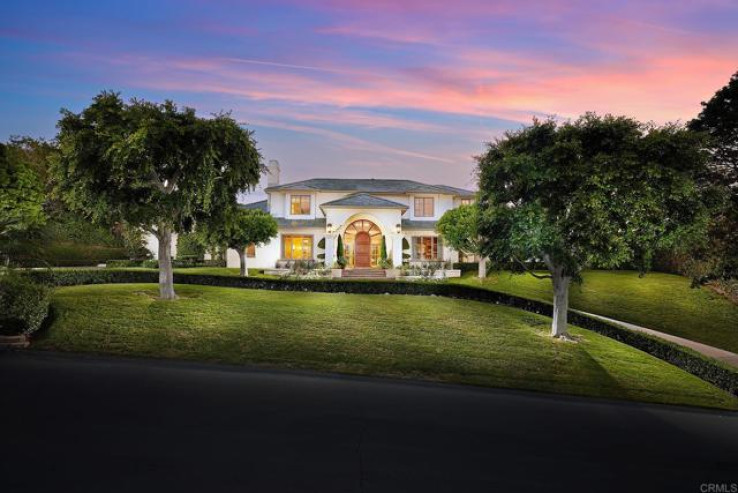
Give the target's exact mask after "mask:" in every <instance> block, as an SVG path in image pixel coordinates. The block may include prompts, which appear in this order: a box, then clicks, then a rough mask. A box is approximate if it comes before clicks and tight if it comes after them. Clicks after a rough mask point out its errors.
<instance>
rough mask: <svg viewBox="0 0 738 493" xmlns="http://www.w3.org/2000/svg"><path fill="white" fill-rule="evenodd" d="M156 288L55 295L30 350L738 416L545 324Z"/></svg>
mask: <svg viewBox="0 0 738 493" xmlns="http://www.w3.org/2000/svg"><path fill="white" fill-rule="evenodd" d="M176 290H177V293H178V294H179V296H180V299H178V300H176V301H173V302H172V301H169V302H168V301H160V300H157V299H156V295H157V290H156V286H155V285H153V284H116V285H94V286H74V287H67V288H58V289H56V290H55V292H54V297H53V304H54V307H55V311H56V314H57V315H56V319H55V320H54V322H53V323H52V325H51V327H50V328H49V329H48V330H47V331H45V332H43V333H42V334H40V335H39V337H38V338H37V339H36V340H35V341H34V342H33V347H35V348H39V349H52V350H63V351H89V352H96V353H112V354H120V355H135V356H150V357H167V358H182V359H192V360H204V361H213V362H223V363H233V364H245V363H259V364H266V365H272V366H275V367H283V368H284V367H288V368H311V369H316V370H326V371H334V372H343V373H351V374H361V375H391V376H399V377H408V378H420V379H431V380H438V381H445V382H458V383H466V384H474V385H483V386H492V387H508V388H519V389H531V390H541V391H547V392H558V393H565V394H577V395H586V396H599V397H609V398H619V399H630V400H640V401H650V402H660V403H673V404H687V405H697V406H707V407H718V408H729V409H738V399H736V398H735V397H732V396H730V395H729V394H727V393H726V392H723V391H721V390H719V389H717V388H715V387H713V386H711V385H709V384H707V383H705V382H703V381H702V380H700V379H698V378H697V377H694V376H692V375H690V374H688V373H686V372H684V371H682V370H680V369H678V368H676V367H673V366H671V365H669V364H667V363H665V362H663V361H660V360H658V359H656V358H653V357H651V356H649V355H647V354H645V353H642V352H640V351H637V350H635V349H633V348H630V347H628V346H625V345H623V344H620V343H618V342H615V341H613V340H611V339H607V338H605V337H602V336H599V335H597V334H595V333H591V332H588V331H585V330H581V329H577V328H572V332H573V333H574V334H577V335H580V336H582V340H581V342H579V343H577V344H574V343H570V342H562V341H558V340H554V339H552V338H550V337H548V335H547V334H548V325H549V323H550V321H549V319H546V318H545V317H541V316H538V315H534V314H530V313H527V312H523V311H520V310H516V309H513V308H509V307H502V306H495V305H490V304H485V303H481V302H473V301H464V300H454V299H446V298H438V297H420V296H390V295H348V294H326V293H294V292H272V291H260V290H244V289H232V288H220V287H210V286H193V285H178V286H177V287H176Z"/></svg>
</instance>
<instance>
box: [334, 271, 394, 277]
mask: <svg viewBox="0 0 738 493" xmlns="http://www.w3.org/2000/svg"><path fill="white" fill-rule="evenodd" d="M341 277H348V278H355V279H384V278H386V277H387V273H386V272H385V271H384V269H344V270H343V272H341Z"/></svg>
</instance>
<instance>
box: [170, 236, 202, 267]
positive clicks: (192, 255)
mask: <svg viewBox="0 0 738 493" xmlns="http://www.w3.org/2000/svg"><path fill="white" fill-rule="evenodd" d="M204 257H205V245H203V244H202V241H201V240H200V238H198V236H197V235H196V234H195V233H182V234H180V235H179V236H177V259H176V260H184V261H187V260H190V261H192V262H197V261H202V260H203V259H204Z"/></svg>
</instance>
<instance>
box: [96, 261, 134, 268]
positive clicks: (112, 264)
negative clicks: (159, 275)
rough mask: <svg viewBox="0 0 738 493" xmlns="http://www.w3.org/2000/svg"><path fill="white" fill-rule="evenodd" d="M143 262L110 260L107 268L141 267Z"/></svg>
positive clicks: (106, 264) (106, 265)
mask: <svg viewBox="0 0 738 493" xmlns="http://www.w3.org/2000/svg"><path fill="white" fill-rule="evenodd" d="M142 263H143V260H108V261H107V262H105V267H107V268H108V269H124V268H126V267H141V264H142Z"/></svg>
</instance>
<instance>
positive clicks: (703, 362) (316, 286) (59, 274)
mask: <svg viewBox="0 0 738 493" xmlns="http://www.w3.org/2000/svg"><path fill="white" fill-rule="evenodd" d="M29 275H30V276H31V277H32V278H33V279H34V280H35V281H37V282H40V283H44V284H47V285H51V286H72V285H77V284H105V283H156V282H158V273H156V272H150V271H148V272H147V271H125V270H118V271H110V270H91V269H75V270H56V271H51V270H45V271H31V272H29ZM174 282H175V283H178V284H197V285H204V286H219V287H229V288H246V289H263V290H270V291H311V292H321V293H351V294H385V293H389V294H404V295H421V296H444V297H448V298H458V299H464V300H472V301H483V302H486V303H494V304H496V305H504V306H510V307H514V308H519V309H521V310H525V311H528V312H532V313H537V314H540V315H544V316H548V317H550V316H551V315H552V313H553V307H552V306H551V305H550V304H549V303H544V302H541V301H535V300H529V299H526V298H521V297H518V296H513V295H510V294H505V293H501V292H498V291H490V290H486V289H480V288H475V287H472V286H465V285H461V284H445V283H421V282H401V281H400V282H398V281H384V280H336V279H294V278H291V279H290V278H288V279H264V278H256V277H234V276H214V275H201V274H184V275H183V274H174ZM569 322H570V323H571V324H572V325H576V326H578V327H582V328H584V329H587V330H591V331H593V332H597V333H598V334H601V335H604V336H606V337H609V338H611V339H615V340H617V341H619V342H622V343H624V344H627V345H629V346H632V347H634V348H636V349H639V350H641V351H644V352H646V353H648V354H650V355H652V356H655V357H657V358H659V359H662V360H664V361H666V362H668V363H671V364H672V365H674V366H677V367H679V368H681V369H683V370H685V371H687V372H689V373H691V374H693V375H695V376H697V377H699V378H701V379H703V380H705V381H707V382H710V383H711V384H713V385H715V386H716V387H718V388H721V389H723V390H725V391H727V392H729V393H731V394H733V395H736V396H738V371H736V370H734V369H731V368H728V367H724V366H721V365H720V364H718V363H716V362H714V361H712V360H710V359H707V358H705V357H703V356H701V355H699V354H697V353H694V352H692V351H691V350H689V349H687V348H683V347H681V346H677V345H674V344H671V343H669V342H667V341H663V340H661V339H657V338H655V337H652V336H649V335H647V334H643V333H640V332H635V331H631V330H629V329H626V328H624V327H621V326H619V325H616V324H611V323H608V322H605V321H603V320H599V319H596V318H592V317H588V316H586V315H583V314H581V313H577V312H570V313H569Z"/></svg>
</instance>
